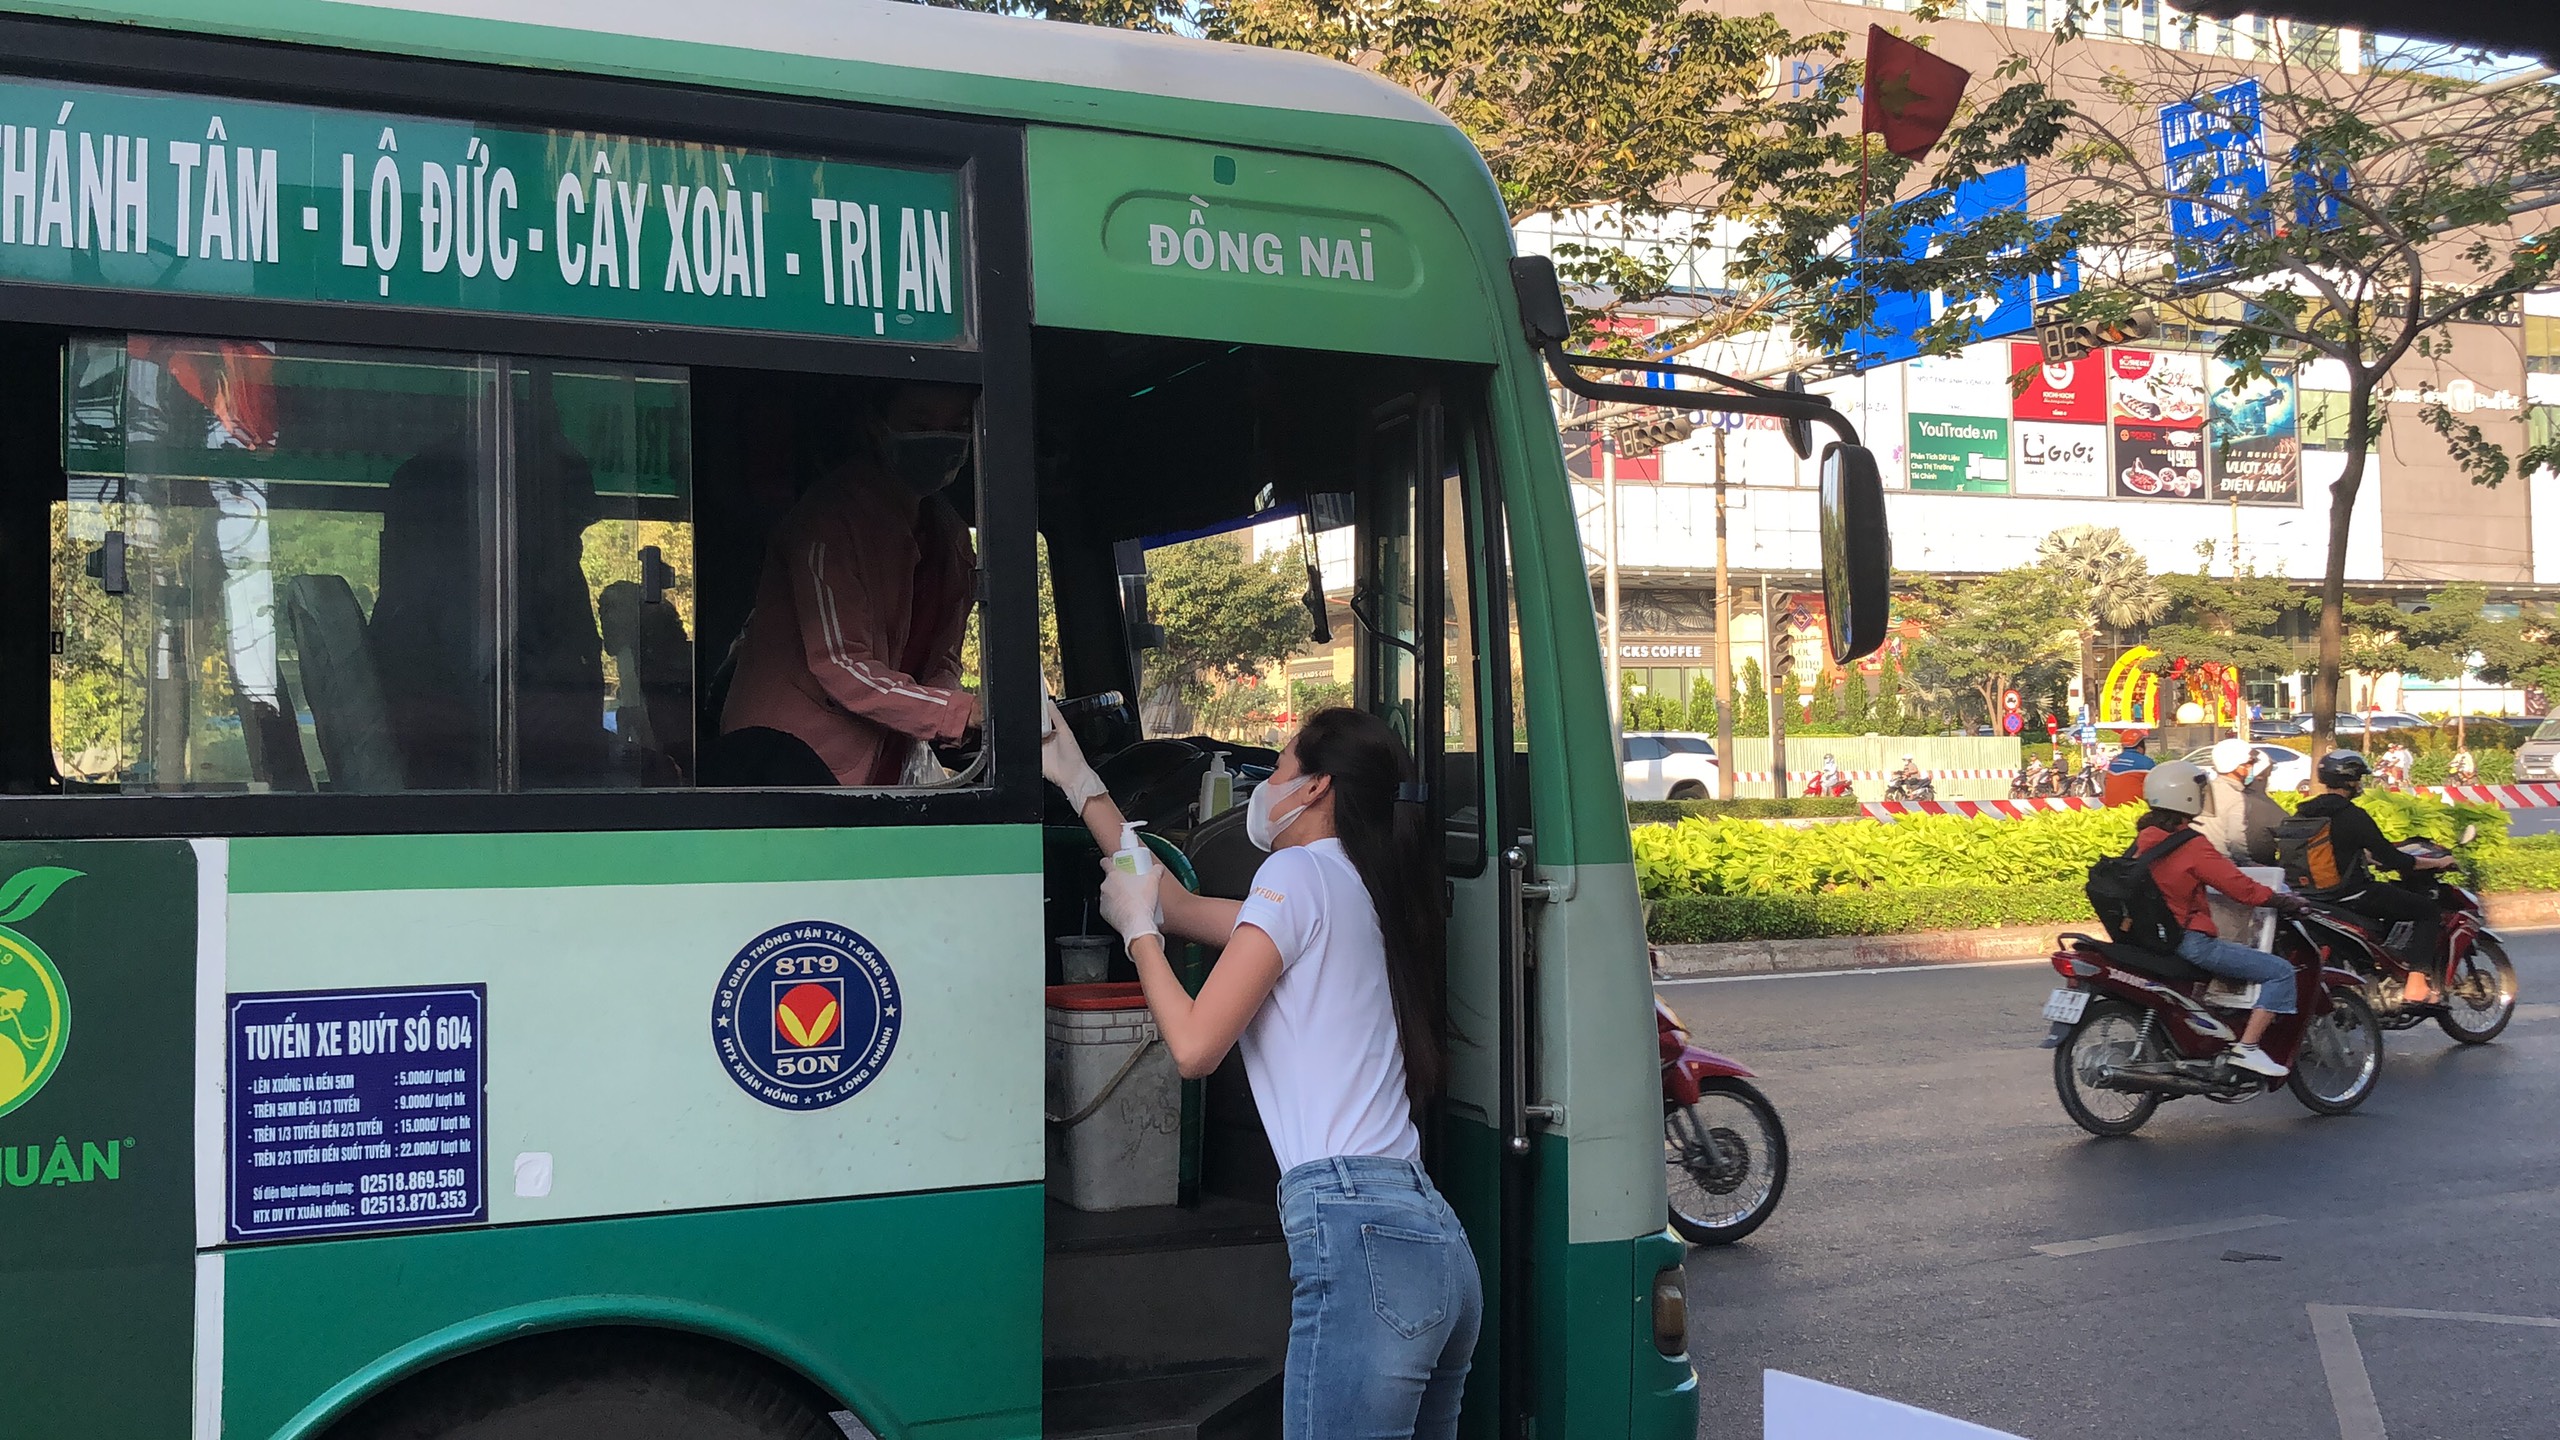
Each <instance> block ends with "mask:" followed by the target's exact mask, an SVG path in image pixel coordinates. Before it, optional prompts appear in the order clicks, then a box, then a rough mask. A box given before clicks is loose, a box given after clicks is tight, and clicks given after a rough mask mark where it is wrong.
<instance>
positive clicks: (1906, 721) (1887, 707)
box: [1871, 646, 1912, 735]
mask: <svg viewBox="0 0 2560 1440" xmlns="http://www.w3.org/2000/svg"><path fill="white" fill-rule="evenodd" d="M1896 648H1897V647H1894V646H1887V647H1886V648H1885V654H1884V676H1883V678H1882V679H1881V680H1879V681H1878V682H1877V684H1876V703H1875V708H1874V710H1873V711H1872V712H1871V714H1872V716H1873V723H1874V725H1875V728H1876V729H1877V730H1879V731H1881V732H1883V733H1884V734H1887V735H1903V734H1908V733H1910V731H1909V729H1908V727H1909V725H1910V723H1911V719H1912V717H1911V716H1909V715H1908V714H1906V713H1905V712H1904V711H1903V708H1902V657H1901V656H1900V655H1899V654H1897V653H1896Z"/></svg>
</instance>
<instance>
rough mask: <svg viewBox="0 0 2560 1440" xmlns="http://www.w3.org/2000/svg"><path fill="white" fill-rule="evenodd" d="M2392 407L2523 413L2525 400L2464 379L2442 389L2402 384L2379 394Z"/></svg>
mask: <svg viewBox="0 0 2560 1440" xmlns="http://www.w3.org/2000/svg"><path fill="white" fill-rule="evenodd" d="M2382 398H2383V399H2385V400H2388V401H2390V402H2391V403H2392V404H2394V405H2441V406H2443V407H2444V408H2445V409H2447V410H2450V411H2452V412H2453V413H2454V414H2456V415H2468V414H2471V413H2472V412H2474V411H2477V410H2522V409H2523V408H2524V397H2523V396H2521V395H2518V394H2517V393H2516V392H2514V391H2513V390H2483V389H2481V388H2480V387H2479V386H2478V385H2475V384H2473V383H2472V382H2471V381H2470V380H2468V379H2466V378H2463V377H2459V376H2457V377H2455V378H2454V379H2452V380H2448V381H2446V382H2445V383H2444V384H2443V385H2442V386H2440V387H2439V386H2435V385H2401V386H2397V387H2395V388H2393V389H2390V390H2386V391H2384V392H2383V393H2382Z"/></svg>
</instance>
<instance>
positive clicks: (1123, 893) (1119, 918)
mask: <svg viewBox="0 0 2560 1440" xmlns="http://www.w3.org/2000/svg"><path fill="white" fill-rule="evenodd" d="M1102 918H1103V921H1104V923H1106V924H1108V925H1109V926H1110V927H1111V928H1112V929H1114V930H1117V931H1119V932H1120V938H1121V940H1122V941H1123V942H1125V943H1127V944H1131V945H1134V944H1136V943H1137V941H1138V937H1139V936H1141V935H1153V936H1155V937H1156V938H1157V939H1158V940H1159V941H1161V940H1162V939H1163V938H1164V931H1163V930H1162V929H1160V928H1159V927H1160V925H1161V924H1162V921H1163V914H1162V911H1161V909H1160V908H1159V906H1158V904H1157V900H1156V877H1155V876H1153V875H1132V874H1130V873H1129V872H1128V871H1126V870H1115V869H1113V868H1111V862H1110V861H1108V860H1106V861H1104V862H1103V876H1102Z"/></svg>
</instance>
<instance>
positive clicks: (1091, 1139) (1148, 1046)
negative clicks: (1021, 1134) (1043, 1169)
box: [1048, 984, 1182, 1210]
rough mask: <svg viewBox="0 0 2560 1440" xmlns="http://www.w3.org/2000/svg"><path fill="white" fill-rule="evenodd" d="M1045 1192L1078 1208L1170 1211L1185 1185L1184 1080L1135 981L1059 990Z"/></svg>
mask: <svg viewBox="0 0 2560 1440" xmlns="http://www.w3.org/2000/svg"><path fill="white" fill-rule="evenodd" d="M1048 1122H1049V1125H1048V1139H1049V1145H1048V1151H1049V1153H1048V1161H1049V1165H1048V1169H1049V1177H1048V1188H1049V1194H1050V1195H1052V1196H1054V1197H1055V1198H1056V1199H1058V1200H1059V1201H1060V1202H1062V1203H1064V1204H1067V1205H1070V1206H1073V1207H1074V1208H1076V1209H1078V1210H1130V1209H1135V1208H1138V1207H1140V1206H1145V1205H1171V1204H1173V1203H1175V1201H1176V1200H1178V1199H1179V1198H1180V1197H1181V1187H1182V1077H1181V1075H1180V1074H1179V1073H1178V1072H1177V1071H1176V1070H1175V1069H1174V1065H1173V1055H1172V1052H1170V1051H1168V1050H1166V1049H1165V1047H1164V1045H1163V1044H1162V1043H1161V1042H1160V1041H1159V1040H1158V1038H1157V1035H1156V1023H1155V1018H1154V1017H1153V1016H1151V1015H1149V1014H1148V1013H1147V1002H1146V997H1145V995H1144V994H1143V993H1142V992H1141V991H1140V990H1139V988H1138V987H1137V986H1136V985H1134V984H1120V985H1053V986H1051V987H1049V1015H1048Z"/></svg>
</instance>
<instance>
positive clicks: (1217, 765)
mask: <svg viewBox="0 0 2560 1440" xmlns="http://www.w3.org/2000/svg"><path fill="white" fill-rule="evenodd" d="M1235 803H1236V777H1235V772H1234V771H1232V770H1229V769H1228V768H1227V752H1226V751H1224V750H1216V751H1212V752H1210V755H1209V768H1208V770H1207V771H1206V772H1204V773H1203V774H1202V775H1201V776H1200V803H1199V804H1198V805H1197V806H1196V807H1194V809H1193V811H1192V816H1191V820H1192V823H1193V824H1195V825H1196V824H1205V823H1207V821H1208V820H1209V819H1210V818H1211V817H1212V816H1217V815H1224V814H1225V813H1227V811H1228V810H1230V809H1232V808H1234V806H1235Z"/></svg>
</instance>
